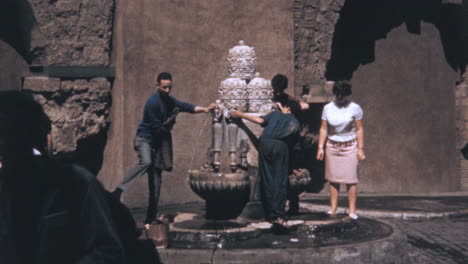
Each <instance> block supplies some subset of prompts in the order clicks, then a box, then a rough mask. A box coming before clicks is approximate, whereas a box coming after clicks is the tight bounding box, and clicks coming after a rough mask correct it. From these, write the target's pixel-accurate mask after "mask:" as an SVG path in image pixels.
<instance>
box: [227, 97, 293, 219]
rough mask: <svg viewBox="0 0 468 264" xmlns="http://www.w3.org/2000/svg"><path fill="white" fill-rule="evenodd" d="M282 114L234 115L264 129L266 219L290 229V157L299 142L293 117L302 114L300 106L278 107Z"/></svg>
mask: <svg viewBox="0 0 468 264" xmlns="http://www.w3.org/2000/svg"><path fill="white" fill-rule="evenodd" d="M278 107H279V109H280V111H274V112H271V113H269V114H267V115H266V116H262V117H258V116H253V115H248V114H245V113H243V112H241V111H237V110H236V111H232V112H231V116H232V117H234V118H244V119H247V120H249V121H251V122H254V123H257V124H259V125H261V126H263V127H264V129H263V133H262V135H261V137H260V139H259V146H258V160H259V162H258V163H259V165H258V167H259V175H260V177H261V178H260V179H261V182H262V194H263V195H262V203H263V207H264V210H265V218H266V220H267V221H271V222H273V224H276V225H280V226H282V227H285V228H287V223H286V220H285V217H286V211H285V203H286V199H287V191H288V173H289V153H290V151H291V148H292V146H293V145H294V143H295V141H296V140H297V137H298V133H299V128H300V126H299V121H297V119H296V118H295V117H294V115H293V114H292V113H296V112H297V111H300V106H299V104H298V103H297V102H294V101H289V102H288V104H287V105H284V106H282V105H278Z"/></svg>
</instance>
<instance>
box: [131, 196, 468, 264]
mask: <svg viewBox="0 0 468 264" xmlns="http://www.w3.org/2000/svg"><path fill="white" fill-rule="evenodd" d="M343 196H344V195H343ZM339 207H340V209H339V210H338V212H339V213H346V207H347V201H346V199H345V196H344V197H340V201H339ZM357 207H358V214H359V215H360V217H361V218H363V219H362V220H364V218H371V219H372V218H374V219H382V220H384V221H386V222H389V223H391V224H393V225H394V226H396V227H397V228H398V229H399V230H400V231H402V232H403V233H404V234H405V235H406V237H407V241H408V242H407V243H408V245H407V249H408V253H409V262H408V263H415V264H427V263H429V264H430V263H434V264H438V263H441V264H442V263H444V264H451V263H454V264H461V263H463V264H466V263H468V193H457V194H441V195H417V196H415V195H365V194H360V195H359V197H358V206H357ZM161 209H162V211H163V212H164V213H165V214H167V215H169V216H170V215H175V214H177V212H193V213H201V212H203V211H204V203H201V202H200V203H189V204H183V205H168V206H163V207H162V208H161ZM327 210H328V197H327V196H326V195H322V194H320V195H315V194H307V195H305V196H304V197H302V198H301V212H303V213H304V212H309V211H315V212H326V211H327ZM143 212H144V210H141V209H137V210H134V213H135V217H136V218H137V222H139V223H141V221H142V215H143ZM362 220H361V221H362Z"/></svg>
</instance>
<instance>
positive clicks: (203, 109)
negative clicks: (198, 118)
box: [195, 103, 216, 113]
mask: <svg viewBox="0 0 468 264" xmlns="http://www.w3.org/2000/svg"><path fill="white" fill-rule="evenodd" d="M215 108H216V104H215V103H211V104H210V105H208V106H207V107H202V106H196V107H195V113H201V112H205V113H209V112H210V111H211V110H213V109H215Z"/></svg>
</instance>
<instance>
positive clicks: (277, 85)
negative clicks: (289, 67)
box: [271, 73, 288, 93]
mask: <svg viewBox="0 0 468 264" xmlns="http://www.w3.org/2000/svg"><path fill="white" fill-rule="evenodd" d="M271 86H272V87H273V91H274V92H281V93H282V92H283V91H284V90H286V88H288V77H286V75H283V74H280V73H278V74H276V75H275V76H274V77H273V79H271Z"/></svg>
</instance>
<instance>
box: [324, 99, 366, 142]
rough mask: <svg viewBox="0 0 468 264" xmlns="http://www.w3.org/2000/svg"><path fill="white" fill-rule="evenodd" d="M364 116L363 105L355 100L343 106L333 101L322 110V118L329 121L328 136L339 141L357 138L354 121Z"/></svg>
mask: <svg viewBox="0 0 468 264" xmlns="http://www.w3.org/2000/svg"><path fill="white" fill-rule="evenodd" d="M362 117H363V112H362V109H361V107H360V106H359V105H358V104H356V103H354V102H350V103H349V104H348V105H347V106H343V107H338V106H337V105H336V104H335V102H331V103H328V104H326V105H325V107H324V108H323V112H322V120H326V121H327V123H328V138H329V139H331V140H333V141H338V142H346V141H350V140H353V139H355V138H356V128H355V124H354V121H355V120H361V119H362Z"/></svg>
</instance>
